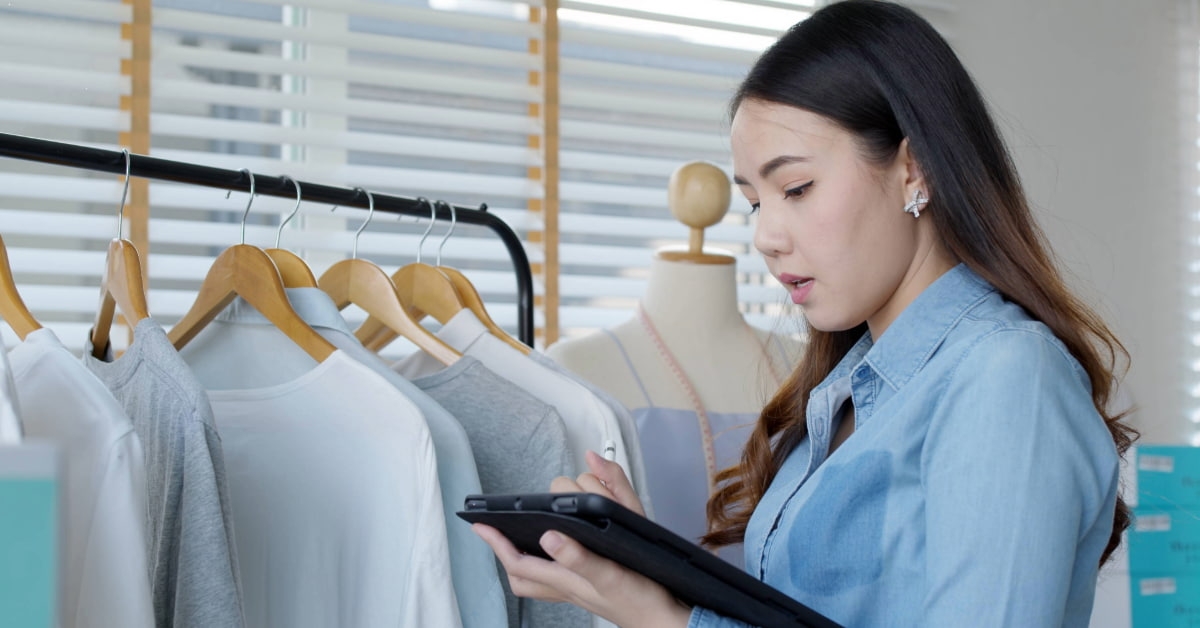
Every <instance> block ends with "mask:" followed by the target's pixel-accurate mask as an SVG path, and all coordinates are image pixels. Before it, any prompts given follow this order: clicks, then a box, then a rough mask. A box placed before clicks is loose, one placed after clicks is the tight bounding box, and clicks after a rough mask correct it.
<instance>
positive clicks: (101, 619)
mask: <svg viewBox="0 0 1200 628" xmlns="http://www.w3.org/2000/svg"><path fill="white" fill-rule="evenodd" d="M10 359H11V364H12V371H13V379H14V381H15V382H16V386H17V391H18V395H19V396H20V401H21V410H22V419H23V420H24V426H25V435H26V437H27V438H30V439H34V438H45V439H47V440H51V441H54V442H55V443H57V444H58V445H59V447H60V449H61V451H62V458H63V460H64V461H65V478H66V481H65V483H64V485H65V487H66V490H65V493H66V499H65V500H64V502H63V511H64V512H63V517H62V520H63V521H64V522H65V532H66V535H65V536H66V543H65V550H66V556H65V560H64V561H63V568H64V574H63V599H62V603H61V605H60V608H61V609H62V612H61V625H62V626H64V627H66V628H90V627H93V626H94V627H96V628H110V627H112V626H122V627H123V628H124V627H128V628H142V627H150V626H154V611H153V606H152V603H151V598H150V579H149V570H148V567H147V562H146V540H145V530H144V528H143V519H144V518H145V516H146V514H145V513H146V479H145V471H144V466H143V460H142V447H141V443H140V442H139V441H138V438H137V434H135V433H134V431H133V425H132V424H131V423H130V421H129V418H128V417H127V416H126V415H125V413H124V411H123V410H122V409H121V406H120V404H118V403H117V401H116V399H113V396H112V394H111V393H109V392H108V388H106V387H105V386H104V384H103V383H101V382H100V380H98V379H96V377H95V376H94V375H92V374H91V373H90V372H88V370H87V369H86V368H84V366H83V364H82V363H81V362H80V361H79V359H78V358H76V357H75V356H74V355H72V354H71V352H70V351H69V350H68V349H67V348H66V347H64V346H63V344H62V342H61V341H59V339H58V337H57V336H55V335H54V332H53V331H51V330H49V329H45V328H43V329H38V330H36V331H33V332H32V333H30V334H29V335H28V336H27V337H26V338H25V341H24V342H23V343H21V344H20V345H18V346H17V347H15V348H14V349H13V350H12V354H11V355H10Z"/></svg>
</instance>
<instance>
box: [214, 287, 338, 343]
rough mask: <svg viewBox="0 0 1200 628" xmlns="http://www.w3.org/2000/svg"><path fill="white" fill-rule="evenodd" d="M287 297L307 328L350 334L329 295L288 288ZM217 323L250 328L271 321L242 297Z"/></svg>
mask: <svg viewBox="0 0 1200 628" xmlns="http://www.w3.org/2000/svg"><path fill="white" fill-rule="evenodd" d="M287 297H288V301H289V302H291V304H292V309H294V310H296V313H297V314H299V315H300V318H301V319H303V320H304V322H305V323H308V325H309V326H310V327H326V328H329V329H334V330H337V331H339V332H342V333H345V334H350V333H353V332H351V331H350V327H349V326H348V325H347V324H346V319H344V318H342V313H341V312H339V311H338V309H337V306H336V305H335V304H334V303H333V299H330V298H329V295H327V294H325V293H324V292H322V291H321V289H320V288H288V289H287ZM217 320H218V321H221V322H226V323H242V324H250V325H270V324H271V321H268V320H267V318H266V317H265V316H263V315H262V314H261V313H259V311H258V310H257V309H255V307H254V306H253V305H250V303H248V302H247V301H246V300H245V299H243V298H241V297H237V298H236V299H234V300H233V301H232V302H231V303H230V304H229V305H228V307H226V308H225V309H224V310H222V311H221V313H220V314H219V315H217Z"/></svg>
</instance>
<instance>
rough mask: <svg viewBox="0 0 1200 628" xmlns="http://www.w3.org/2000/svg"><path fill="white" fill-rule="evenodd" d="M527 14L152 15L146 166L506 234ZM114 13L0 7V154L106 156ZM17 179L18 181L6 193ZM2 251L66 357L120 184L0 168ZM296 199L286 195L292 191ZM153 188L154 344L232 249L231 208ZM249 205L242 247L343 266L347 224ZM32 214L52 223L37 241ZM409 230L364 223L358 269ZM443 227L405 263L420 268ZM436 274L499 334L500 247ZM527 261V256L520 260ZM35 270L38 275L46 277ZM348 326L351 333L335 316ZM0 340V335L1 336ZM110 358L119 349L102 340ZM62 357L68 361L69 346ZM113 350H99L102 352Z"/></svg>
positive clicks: (113, 98) (172, 1) (313, 7)
mask: <svg viewBox="0 0 1200 628" xmlns="http://www.w3.org/2000/svg"><path fill="white" fill-rule="evenodd" d="M531 6H533V5H531V4H529V3H522V2H509V1H506V0H457V1H456V0H432V1H431V2H425V1H400V0H396V1H388V2H380V1H366V0H358V1H342V0H296V1H291V2H286V3H285V2H283V1H281V0H261V1H240V0H225V1H221V2H196V1H195V0H156V1H155V2H154V3H153V21H152V23H153V36H152V64H151V67H152V72H151V84H152V90H151V94H152V97H151V112H152V113H151V114H150V128H151V133H152V144H151V150H150V154H151V155H154V156H156V157H163V158H167V159H174V160H180V161H187V162H192V163H200V164H206V165H211V166H216V167H222V168H233V169H239V168H246V169H249V170H251V171H254V172H260V173H267V174H276V175H278V174H286V175H290V176H291V177H293V178H295V179H301V180H309V181H319V182H322V183H328V184H331V185H345V186H358V187H362V188H365V189H367V190H372V191H377V192H384V193H392V194H398V195H403V196H410V197H414V196H420V197H426V198H428V199H431V200H445V201H447V202H450V203H455V204H460V205H471V206H475V205H478V204H480V203H483V202H486V203H487V204H488V205H489V209H490V211H492V212H493V213H496V214H498V215H499V216H500V217H502V218H503V219H505V220H506V222H508V223H509V224H510V225H512V226H513V227H514V228H515V229H516V230H517V231H518V233H523V232H526V231H528V229H529V227H530V224H531V223H535V221H533V219H532V217H531V215H530V214H529V213H528V211H527V209H526V208H527V206H528V205H529V201H530V199H537V198H540V196H541V189H540V184H539V183H538V182H537V181H533V180H531V179H530V178H529V177H528V169H529V168H530V167H536V166H538V165H539V164H540V162H541V157H540V155H539V153H538V152H537V151H536V150H534V149H532V148H530V144H531V143H530V137H532V136H537V135H538V134H539V133H540V129H541V124H540V121H539V120H538V118H537V117H536V116H532V115H530V107H531V105H535V104H537V103H539V102H540V99H541V93H540V91H539V90H537V89H536V88H535V87H533V86H531V85H530V83H529V79H528V77H529V72H530V71H532V70H536V69H538V68H539V67H540V63H541V61H540V57H538V56H537V55H535V54H532V53H531V52H530V47H531V46H530V42H531V41H535V40H537V39H538V38H539V37H540V36H541V35H540V33H541V30H540V27H539V26H538V25H536V24H534V23H531V22H530V19H529V14H530V9H531ZM130 16H131V10H130V7H129V6H128V5H125V4H121V3H119V2H115V1H112V0H54V2H40V1H37V0H17V1H15V2H10V3H6V4H5V5H4V6H0V41H2V42H3V43H0V78H3V79H5V80H6V84H13V85H17V86H19V89H15V90H13V91H11V92H10V91H9V90H6V94H5V96H4V97H3V98H0V100H3V101H4V102H0V128H2V129H3V130H4V131H6V132H12V133H19V134H25V135H33V136H39V137H46V138H50V139H61V140H66V141H76V142H81V143H94V144H96V145H99V146H103V147H106V148H116V144H117V141H118V137H117V136H118V133H119V132H122V131H127V130H128V129H129V124H130V123H129V115H128V113H127V112H123V111H121V110H120V109H119V107H118V105H119V102H120V99H121V97H122V96H127V95H128V94H129V92H130V85H129V79H128V77H126V76H122V75H121V73H120V68H121V60H122V59H123V58H128V57H129V54H130V51H129V48H130V45H129V43H128V42H127V41H124V40H122V38H121V29H122V26H121V25H122V23H128V22H129V21H130V19H131V17H130ZM30 172H32V173H34V174H35V176H32V177H31V176H26V175H27V174H29V173H30ZM0 177H3V178H4V179H3V180H4V182H5V183H7V185H5V188H4V190H5V191H4V194H5V196H4V197H0V199H3V200H4V201H5V202H4V204H3V210H2V211H4V212H6V213H5V214H4V217H3V219H2V220H3V225H4V227H3V233H4V235H5V238H6V241H7V242H8V245H9V251H10V257H11V258H12V264H13V268H14V272H15V273H16V275H17V280H18V284H19V286H20V288H21V292H22V295H23V296H24V297H25V299H26V301H27V302H28V303H29V305H30V308H31V309H32V310H33V311H34V314H35V315H36V316H38V318H39V320H42V321H44V323H46V324H47V325H49V326H51V327H55V328H61V329H62V330H63V334H62V335H63V336H64V340H65V341H68V344H69V345H72V346H79V345H81V343H82V338H83V337H84V333H85V331H86V328H87V327H88V325H89V324H90V320H91V316H92V315H93V314H94V311H95V307H96V298H97V293H98V285H99V276H100V273H101V272H102V270H103V267H104V263H103V259H104V249H105V247H106V245H107V241H108V240H109V239H110V238H112V237H113V236H114V235H115V224H116V220H115V216H114V213H115V211H116V206H117V202H118V200H119V199H120V182H119V181H115V180H114V178H113V177H111V176H108V175H95V174H87V173H78V172H74V171H70V170H68V169H63V168H54V167H46V166H41V167H35V166H33V165H24V164H20V163H19V162H14V161H6V163H5V164H4V167H3V169H0ZM300 192H301V197H302V195H303V190H301V191H300ZM228 196H229V195H226V194H224V193H222V192H220V191H217V190H212V189H205V188H198V187H193V186H185V185H176V184H171V183H163V182H154V183H153V184H152V185H151V186H150V199H149V205H150V217H149V234H150V235H149V242H150V246H149V249H150V250H149V255H148V257H147V264H148V266H149V274H148V278H149V282H148V283H149V293H150V294H149V297H150V307H151V311H152V314H153V315H154V316H155V318H156V319H159V320H161V321H162V322H163V323H165V324H168V325H169V324H171V323H172V322H174V320H175V319H177V318H178V317H179V316H181V315H182V314H183V313H184V312H185V311H186V310H187V308H188V307H190V305H191V302H192V300H193V299H194V296H195V290H196V288H198V286H199V283H200V281H201V280H202V278H203V276H204V274H205V273H206V272H207V270H208V268H209V266H210V264H211V262H212V260H213V259H214V258H215V256H216V255H217V254H218V253H219V252H220V251H221V250H223V249H224V248H225V247H227V246H229V245H231V244H234V243H236V242H238V241H240V238H241V235H240V233H241V225H240V223H241V219H242V214H243V210H244V209H245V208H246V206H247V201H248V198H247V195H245V194H235V195H233V198H229V197H228ZM294 205H295V203H293V202H290V201H288V200H285V199H279V198H273V197H257V198H256V199H255V200H254V201H253V203H252V204H251V205H250V211H249V219H248V221H247V222H248V224H247V227H246V242H247V243H250V244H255V245H260V246H264V247H266V246H273V245H274V244H275V241H276V238H277V237H278V238H279V239H280V245H281V246H282V247H284V248H289V249H291V250H294V251H296V252H298V253H300V254H301V255H303V256H304V257H305V258H306V259H307V260H308V261H309V262H310V265H311V266H312V267H313V270H314V271H315V272H316V273H317V274H318V275H319V274H320V272H322V271H323V270H324V268H326V267H328V265H330V264H331V263H332V262H334V261H336V260H338V259H342V258H344V257H348V256H349V255H350V251H351V248H352V247H353V233H354V231H355V230H357V228H358V227H359V226H360V225H361V224H362V222H363V221H364V219H365V218H366V212H364V211H362V210H358V209H339V210H336V211H332V212H331V208H329V207H317V206H312V205H311V204H307V203H302V204H301V207H300V211H299V215H298V217H297V218H296V219H295V220H292V221H291V222H289V223H288V227H287V229H286V230H284V232H283V233H279V232H278V231H277V229H276V226H277V225H278V224H279V223H280V220H281V217H283V216H285V215H287V214H288V213H290V212H291V210H292V209H293V207H294ZM45 212H59V213H62V214H63V215H62V216H58V215H55V216H53V217H52V218H51V219H47V217H46V216H44V215H43V214H44V213H45ZM427 226H428V223H427V222H423V221H415V222H414V221H413V220H411V219H405V220H404V221H400V220H398V218H397V217H396V216H394V215H384V214H378V215H376V216H374V219H373V220H372V222H371V224H370V225H369V226H368V228H367V229H366V230H365V232H364V233H363V234H362V236H361V238H360V240H359V242H358V252H359V255H360V257H364V258H367V259H371V260H372V261H375V262H377V263H378V264H380V265H381V266H382V267H383V268H385V269H387V270H389V271H390V270H392V269H394V268H397V267H399V266H401V265H403V264H405V263H408V262H412V261H415V260H416V259H417V255H418V244H419V242H420V240H421V238H420V235H421V233H422V232H423V231H424V230H425V227H427ZM447 228H448V225H446V224H444V223H443V224H439V225H437V227H436V229H435V230H434V233H433V234H432V235H431V236H430V237H429V239H428V242H426V244H425V247H424V251H423V253H424V259H425V260H426V261H433V260H434V258H435V257H436V256H437V254H438V251H439V246H438V245H439V241H440V239H441V237H442V235H443V234H445V233H446V230H447ZM442 251H443V254H442V257H443V262H444V263H446V264H448V265H453V266H455V267H458V268H460V269H462V270H464V272H465V273H466V274H467V275H468V277H470V278H471V280H472V281H473V282H474V283H475V285H476V286H477V287H478V288H479V291H480V292H481V294H482V295H483V297H484V299H485V300H486V302H487V303H488V306H489V312H491V314H492V316H493V317H494V318H495V319H496V320H497V321H498V322H499V323H500V324H501V325H503V326H505V327H507V328H509V329H510V330H514V331H515V327H516V305H515V295H516V284H515V280H514V276H513V273H512V270H511V263H510V261H509V259H508V256H507V254H506V252H505V250H504V247H503V246H502V245H501V243H500V242H499V241H497V240H495V239H494V238H493V237H492V235H491V233H490V232H489V231H487V230H485V229H481V228H477V227H472V226H464V225H459V226H458V227H457V228H456V229H455V231H454V234H453V237H451V238H450V239H449V240H448V241H447V242H446V243H445V245H444V247H442ZM530 257H531V259H533V260H534V261H536V260H537V259H538V251H537V250H536V249H531V250H530ZM42 269H53V273H52V274H46V273H43V272H42ZM348 318H349V319H351V323H352V324H353V323H354V322H355V321H356V320H357V319H358V318H361V314H360V313H357V312H353V311H351V312H349V313H348ZM5 333H9V332H7V331H6V332H5ZM114 336H115V337H117V338H118V340H119V339H120V337H121V335H120V334H114ZM13 340H14V338H13V337H12V336H11V334H9V335H7V336H5V341H6V342H10V343H11V342H12V341H13ZM76 340H77V342H72V341H76ZM117 346H118V348H120V346H121V345H120V343H119V342H118V345H117Z"/></svg>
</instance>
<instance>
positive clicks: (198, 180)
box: [0, 133, 534, 347]
mask: <svg viewBox="0 0 1200 628" xmlns="http://www.w3.org/2000/svg"><path fill="white" fill-rule="evenodd" d="M0 156H3V157H10V158H13V159H22V160H25V161H39V162H43V163H49V164H57V165H60V166H70V167H73V168H82V169H85V170H96V171H100V172H111V173H114V174H125V168H126V165H125V153H123V152H120V151H113V150H104V149H99V148H91V147H88V146H79V145H76V144H68V143H65V142H55V141H51V140H43V139H37V138H32V137H25V136H22V135H12V134H8V133H0ZM129 174H130V176H134V177H142V178H146V179H160V180H163V181H175V182H177V183H188V184H192V185H203V186H207V187H212V188H220V189H222V190H238V191H241V192H247V193H249V192H250V177H251V176H253V178H254V193H255V194H265V195H268V196H279V197H283V198H295V195H296V185H297V184H299V185H300V189H301V190H302V191H303V196H302V200H305V201H312V202H315V203H325V204H330V205H338V206H342V207H359V208H362V209H367V208H368V200H367V197H366V195H365V194H362V193H361V192H360V191H359V190H355V189H351V188H344V187H334V186H329V185H321V184H319V183H309V182H307V181H297V182H296V183H293V180H292V179H289V178H287V177H277V176H270V175H260V174H257V173H255V174H253V175H248V174H247V172H246V171H239V170H226V169H223V168H212V167H209V166H202V165H199V164H190V163H185V162H181V161H171V160H168V159H159V158H157V157H149V156H147V155H137V154H132V153H131V154H130V156H129ZM371 196H372V197H374V199H375V210H376V211H383V212H389V213H393V214H404V215H406V216H415V217H418V218H428V217H430V215H431V214H434V215H436V217H437V219H439V220H450V218H451V215H450V212H451V206H450V205H449V204H447V203H444V202H436V203H435V204H434V205H435V210H434V211H432V212H431V210H430V208H429V205H428V203H426V202H425V201H422V200H417V199H413V198H405V197H402V196H391V195H388V194H376V193H374V192H372V193H371ZM453 209H454V212H455V214H456V216H455V217H456V219H457V220H458V222H462V223H466V224H469V225H480V226H484V227H487V228H489V229H491V230H492V231H493V232H495V233H496V235H497V236H499V238H500V240H501V242H503V243H504V247H505V248H506V249H508V255H509V257H510V258H511V259H512V263H513V270H514V271H515V272H516V275H517V336H518V338H519V339H520V340H521V342H523V343H525V344H527V345H529V346H531V347H532V346H533V342H534V339H533V273H532V271H531V269H530V267H529V257H528V256H527V255H526V254H525V248H524V247H523V246H522V245H521V240H520V238H518V237H517V234H516V232H515V231H513V230H512V227H509V226H508V224H507V223H505V222H504V221H503V220H501V219H500V218H499V217H498V216H496V215H495V214H491V213H488V211H487V205H486V204H481V205H480V206H479V207H478V208H472V207H462V206H458V205H455V206H454V208H453Z"/></svg>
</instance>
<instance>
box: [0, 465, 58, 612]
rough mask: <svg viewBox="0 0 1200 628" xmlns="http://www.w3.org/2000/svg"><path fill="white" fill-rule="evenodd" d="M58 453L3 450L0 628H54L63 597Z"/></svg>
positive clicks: (0, 506) (0, 529)
mask: <svg viewBox="0 0 1200 628" xmlns="http://www.w3.org/2000/svg"><path fill="white" fill-rule="evenodd" d="M60 477H61V476H60V475H59V466H58V454H57V450H56V449H55V447H54V446H52V445H48V444H36V443H22V444H20V445H5V446H0V624H3V625H4V626H21V627H22V628H24V627H26V626H28V627H29V628H42V627H45V628H53V626H55V625H56V622H57V617H56V615H57V610H58V607H57V605H58V595H59V552H58V547H59V513H60V512H61V509H60V507H59V503H60V501H59V500H60V495H61V491H60V486H59V478H60Z"/></svg>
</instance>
